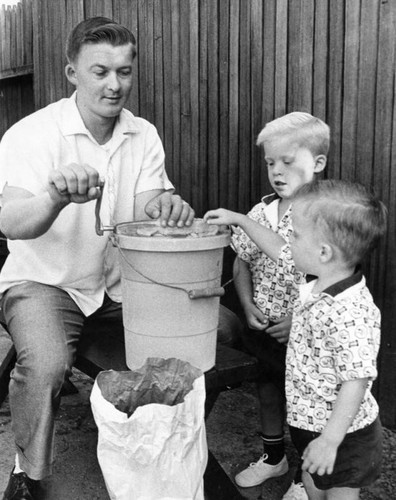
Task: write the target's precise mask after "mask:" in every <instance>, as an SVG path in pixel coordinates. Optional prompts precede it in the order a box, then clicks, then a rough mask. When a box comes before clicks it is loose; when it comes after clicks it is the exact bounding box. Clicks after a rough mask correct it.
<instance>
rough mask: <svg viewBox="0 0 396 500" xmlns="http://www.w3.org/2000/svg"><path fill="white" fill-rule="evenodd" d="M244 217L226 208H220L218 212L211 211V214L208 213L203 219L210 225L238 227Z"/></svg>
mask: <svg viewBox="0 0 396 500" xmlns="http://www.w3.org/2000/svg"><path fill="white" fill-rule="evenodd" d="M242 217H244V216H243V215H242V214H239V213H237V212H232V211H231V210H226V209H225V208H218V209H217V210H209V212H206V214H205V215H204V217H203V219H204V221H205V222H207V223H208V224H218V225H219V226H221V225H222V224H225V225H227V226H230V225H234V226H238V225H239V222H240V220H241V218H242Z"/></svg>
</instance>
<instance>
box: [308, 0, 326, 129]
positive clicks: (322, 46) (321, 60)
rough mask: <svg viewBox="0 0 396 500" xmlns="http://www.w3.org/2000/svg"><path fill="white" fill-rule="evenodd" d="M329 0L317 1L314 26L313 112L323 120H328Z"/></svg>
mask: <svg viewBox="0 0 396 500" xmlns="http://www.w3.org/2000/svg"><path fill="white" fill-rule="evenodd" d="M328 9H329V6H328V0H321V1H320V2H315V27H314V54H313V76H312V79H313V83H312V93H313V102H312V113H313V115H314V116H317V117H318V118H320V119H321V120H323V121H325V122H326V120H327V116H326V99H327V78H328V75H327V53H328V44H327V36H325V34H326V33H327V32H328Z"/></svg>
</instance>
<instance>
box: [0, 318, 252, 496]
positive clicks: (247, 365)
mask: <svg viewBox="0 0 396 500" xmlns="http://www.w3.org/2000/svg"><path fill="white" fill-rule="evenodd" d="M223 313H224V311H223ZM222 318H223V322H220V328H223V329H225V330H232V329H234V328H238V323H236V322H235V320H237V318H236V317H235V315H233V314H232V313H230V311H228V310H227V311H226V315H224V314H222ZM224 318H225V319H224ZM219 333H221V332H219ZM14 362H15V350H14V347H13V344H12V342H11V339H10V337H9V335H8V333H7V332H6V331H3V332H0V405H1V403H2V401H3V400H4V398H5V397H6V395H7V391H8V382H9V376H10V372H11V369H12V366H13V364H14ZM75 367H76V368H77V369H79V370H80V371H82V372H83V373H85V374H87V375H88V376H90V377H92V378H95V377H96V376H97V374H98V373H99V372H100V371H102V370H109V369H114V370H120V371H122V370H127V369H128V367H127V365H126V361H125V348H124V339H123V331H122V329H118V330H112V331H105V330H103V331H100V329H99V330H95V331H92V332H86V333H85V335H84V336H83V338H82V340H81V342H80V345H79V348H78V352H77V359H76V363H75ZM256 370H257V361H256V359H255V358H253V357H252V356H249V355H248V354H246V353H244V352H242V351H240V350H237V349H234V348H232V347H229V346H226V345H222V344H218V346H217V351H216V364H215V366H214V368H212V369H211V370H209V371H207V372H206V373H205V385H206V404H205V414H206V417H207V416H208V415H209V413H210V411H211V409H212V408H213V405H214V404H215V402H216V399H217V397H218V395H219V394H220V393H221V392H222V391H225V390H229V389H232V388H234V387H237V386H239V385H240V384H241V383H242V382H244V381H246V380H253V379H254V378H255V377H256ZM204 484H205V498H207V499H208V500H239V499H240V500H242V499H243V498H244V497H242V496H241V494H240V493H239V490H238V488H237V487H236V486H235V485H234V483H233V481H232V480H231V479H230V478H229V477H228V475H227V474H226V473H225V471H224V470H223V468H222V467H221V466H220V464H219V463H218V462H217V460H216V458H215V457H214V455H213V454H212V453H211V452H210V451H209V459H208V466H207V468H206V472H205V475H204Z"/></svg>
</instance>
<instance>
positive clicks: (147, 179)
mask: <svg viewBox="0 0 396 500" xmlns="http://www.w3.org/2000/svg"><path fill="white" fill-rule="evenodd" d="M144 140H145V145H144V158H143V163H142V168H141V171H140V176H139V180H138V182H137V185H136V189H135V194H139V193H143V192H145V191H150V190H152V189H165V190H168V189H174V186H173V184H172V183H171V182H170V180H169V178H168V175H167V173H166V170H165V153H164V148H163V145H162V141H161V139H160V137H159V135H158V132H157V130H156V128H155V127H154V125H152V124H149V125H148V127H147V130H146V134H145V138H144Z"/></svg>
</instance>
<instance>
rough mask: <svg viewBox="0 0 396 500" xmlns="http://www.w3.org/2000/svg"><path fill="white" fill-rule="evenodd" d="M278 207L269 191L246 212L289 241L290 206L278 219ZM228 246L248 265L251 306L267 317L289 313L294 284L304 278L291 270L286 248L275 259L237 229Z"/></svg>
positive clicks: (294, 295)
mask: <svg viewBox="0 0 396 500" xmlns="http://www.w3.org/2000/svg"><path fill="white" fill-rule="evenodd" d="M278 207H279V198H276V197H275V195H273V194H271V195H268V196H264V197H263V198H262V200H261V203H258V204H257V205H255V206H254V207H253V208H252V210H251V211H250V212H249V213H248V214H247V215H248V217H250V218H251V219H252V220H254V221H256V222H259V223H260V224H262V225H263V226H264V227H267V228H269V229H272V230H273V231H274V232H276V233H278V234H280V235H281V236H282V237H283V238H284V239H285V241H286V242H289V240H290V236H291V234H292V232H293V227H292V221H291V208H290V207H289V208H288V210H287V211H286V212H285V214H284V215H283V217H282V218H281V220H280V221H279V220H278ZM232 246H233V248H234V250H235V252H236V253H237V255H238V257H239V258H240V259H241V260H243V261H244V262H246V263H247V264H248V265H249V270H250V273H251V276H252V282H253V301H254V303H255V305H256V306H257V307H258V308H259V309H260V310H261V312H262V313H263V314H265V316H266V317H268V318H269V319H270V320H276V319H279V318H282V317H284V316H288V315H291V314H292V311H293V305H294V301H295V298H296V296H297V290H296V285H298V284H301V283H305V278H304V274H303V273H300V272H297V271H295V269H294V266H293V263H292V259H291V255H290V252H289V251H288V248H287V247H284V248H282V250H281V252H280V254H279V257H278V260H277V261H276V262H275V261H273V260H272V259H270V258H269V257H268V256H267V255H266V254H265V253H264V252H262V251H261V250H260V249H259V248H258V247H257V245H256V244H255V243H254V242H253V241H252V240H251V239H250V238H249V237H248V235H247V234H246V233H245V232H244V231H243V230H242V229H241V228H235V229H234V232H233V235H232Z"/></svg>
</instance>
